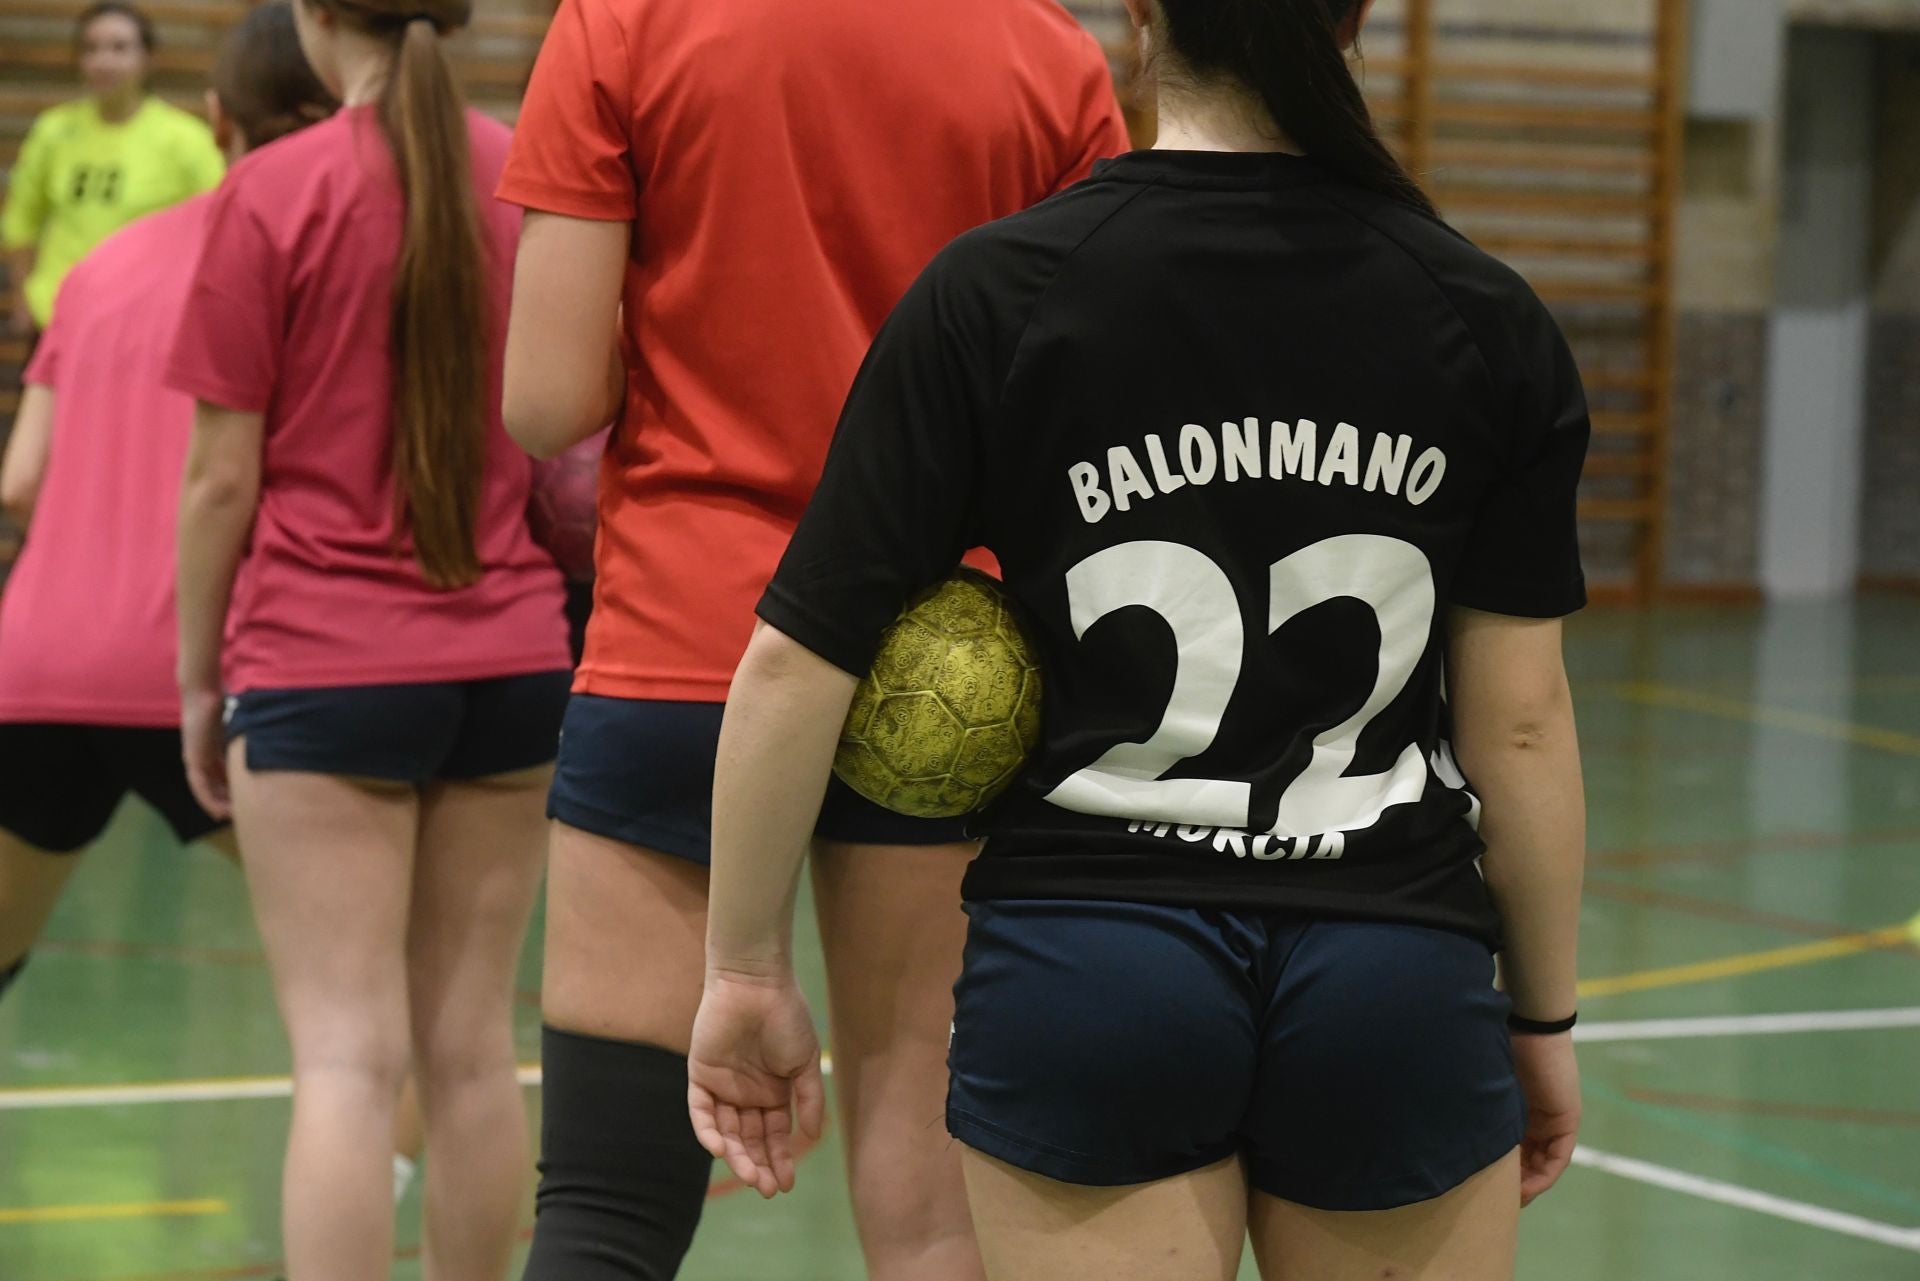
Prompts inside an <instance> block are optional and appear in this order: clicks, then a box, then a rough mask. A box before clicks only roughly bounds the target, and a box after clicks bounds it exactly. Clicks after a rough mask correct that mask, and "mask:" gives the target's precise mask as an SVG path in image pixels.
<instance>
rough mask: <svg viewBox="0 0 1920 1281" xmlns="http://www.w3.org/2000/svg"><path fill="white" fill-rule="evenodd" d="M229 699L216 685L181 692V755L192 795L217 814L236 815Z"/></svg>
mask: <svg viewBox="0 0 1920 1281" xmlns="http://www.w3.org/2000/svg"><path fill="white" fill-rule="evenodd" d="M225 706H226V699H225V698H224V697H223V696H222V695H221V693H220V691H219V690H217V689H187V690H182V691H181V692H180V755H181V758H182V759H183V760H184V761H185V762H186V765H187V786H188V787H190V788H192V789H193V799H195V800H196V801H199V802H200V808H201V809H204V810H205V811H206V812H207V813H208V814H211V815H212V816H213V817H214V818H218V819H228V818H232V817H233V795H232V793H231V791H230V790H229V789H228V786H227V727H226V719H225V716H224V714H223V713H224V711H225Z"/></svg>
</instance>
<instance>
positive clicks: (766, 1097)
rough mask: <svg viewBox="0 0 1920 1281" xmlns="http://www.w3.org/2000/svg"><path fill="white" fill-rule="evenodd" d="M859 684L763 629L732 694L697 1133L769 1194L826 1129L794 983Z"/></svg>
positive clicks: (699, 1043) (695, 1090)
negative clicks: (808, 864)
mask: <svg viewBox="0 0 1920 1281" xmlns="http://www.w3.org/2000/svg"><path fill="white" fill-rule="evenodd" d="M854 685H855V681H854V678H853V677H851V676H849V675H848V674H847V673H845V672H843V671H841V670H840V669H839V668H837V667H835V666H833V665H832V664H830V663H828V662H827V661H826V660H825V659H823V658H821V657H819V656H818V655H816V654H814V653H813V652H812V651H811V650H808V649H807V648H806V647H804V646H802V645H801V644H799V643H798V642H797V641H795V640H793V639H792V638H790V637H788V636H786V635H784V634H783V633H781V632H779V631H777V630H776V629H774V628H772V627H769V626H767V625H766V624H765V623H762V624H760V625H759V626H758V627H757V628H756V629H755V631H754V633H753V640H752V642H751V643H749V644H748V646H747V653H746V657H745V658H743V659H742V660H741V662H740V668H739V670H738V671H737V672H736V673H735V674H734V678H733V688H732V689H731V690H730V691H729V692H728V695H727V712H726V719H725V720H724V721H723V722H722V724H721V729H720V753H719V762H718V765H717V767H716V773H715V775H714V788H713V880H712V890H711V896H710V898H709V906H708V917H707V981H706V990H705V993H704V994H703V996H702V998H701V1002H700V1013H699V1015H698V1017H697V1018H696V1019H695V1020H694V1026H693V1047H692V1049H691V1050H690V1051H689V1052H688V1056H687V1076H688V1089H687V1103H688V1110H689V1111H690V1112H691V1114H692V1117H693V1128H694V1133H695V1134H696V1135H697V1136H699V1139H700V1142H701V1144H702V1145H704V1146H705V1147H706V1149H707V1150H708V1151H709V1152H711V1153H713V1154H714V1155H715V1156H717V1157H722V1158H724V1159H725V1160H726V1161H727V1164H728V1165H729V1166H730V1167H731V1168H732V1169H733V1172H734V1174H735V1175H737V1176H738V1177H739V1178H741V1179H743V1180H745V1181H746V1182H747V1183H749V1184H751V1185H753V1186H754V1187H755V1188H757V1189H758V1190H759V1192H760V1194H761V1195H762V1196H772V1195H773V1194H774V1193H775V1192H776V1191H783V1190H787V1189H791V1188H792V1187H793V1178H794V1173H793V1149H792V1142H791V1140H792V1128H793V1126H794V1124H795V1123H797V1124H798V1125H799V1128H800V1130H801V1131H802V1132H803V1133H806V1134H811V1135H818V1134H819V1133H820V1123H821V1114H822V1108H823V1102H824V1100H823V1096H824V1089H823V1086H822V1082H821V1074H820V1042H819V1040H818V1038H817V1037H816V1036H815V1034H814V1031H813V1023H812V1016H811V1015H810V1013H809V1012H808V1010H807V1003H806V1000H805V998H804V997H802V996H801V995H800V988H799V986H798V984H797V983H795V981H794V976H793V902H794V894H795V892H796V890H797V889H798V887H799V882H800V864H801V862H802V860H803V859H804V857H805V855H806V850H807V844H808V841H809V838H810V837H811V836H812V833H813V826H814V822H815V820H816V819H817V818H818V817H819V813H820V800H821V797H822V796H823V795H825V793H826V789H827V775H828V773H829V771H830V770H831V768H832V764H833V751H834V745H835V743H837V742H838V741H839V737H840V726H841V725H842V723H844V722H845V720H846V718H847V705H848V704H849V703H851V702H852V701H853V690H854Z"/></svg>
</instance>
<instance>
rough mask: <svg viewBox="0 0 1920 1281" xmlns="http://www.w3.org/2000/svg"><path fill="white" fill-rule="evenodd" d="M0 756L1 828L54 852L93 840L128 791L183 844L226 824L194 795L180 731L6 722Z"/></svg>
mask: <svg viewBox="0 0 1920 1281" xmlns="http://www.w3.org/2000/svg"><path fill="white" fill-rule="evenodd" d="M0 761H5V762H6V768H5V769H4V770H0V830H5V831H8V832H11V833H13V835H14V836H15V837H17V838H19V839H20V840H23V841H25V842H26V843H27V844H29V845H31V846H33V847H34V848H36V849H41V850H45V851H47V852H48V853H52V854H71V853H74V852H76V851H78V850H80V849H83V848H84V847H86V846H88V845H91V844H92V843H93V842H94V840H95V839H97V838H98V837H99V835H100V833H101V832H104V831H105V830H106V828H107V823H108V822H109V821H110V820H111V819H112V818H113V812H114V810H116V809H118V808H119V806H120V802H121V801H122V800H124V799H125V798H126V795H127V793H128V792H132V793H133V794H134V795H136V796H138V797H139V798H140V799H141V800H143V801H145V802H146V803H147V804H149V805H151V806H153V808H154V809H155V810H158V811H159V813H160V817H161V818H163V819H165V820H166V821H167V826H168V827H171V828H172V829H173V834H174V835H175V836H177V837H178V838H179V839H180V842H181V843H182V844H185V843H187V842H188V841H197V840H199V839H200V838H201V837H203V836H210V835H212V834H213V833H214V832H217V831H219V830H220V829H221V828H223V827H225V826H226V824H225V823H223V822H221V821H220V820H219V819H217V818H214V817H213V816H212V815H210V814H208V813H207V812H206V811H205V810H203V809H201V808H200V802H198V801H196V800H194V799H193V792H192V790H191V789H189V788H188V787H187V767H186V765H185V764H183V763H182V762H181V759H180V731H179V730H177V729H147V728H144V727H136V726H128V725H68V724H22V723H16V722H6V723H0Z"/></svg>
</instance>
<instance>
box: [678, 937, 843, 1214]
mask: <svg viewBox="0 0 1920 1281" xmlns="http://www.w3.org/2000/svg"><path fill="white" fill-rule="evenodd" d="M825 1106H826V1094H825V1088H824V1085H823V1083H822V1078H821V1072H820V1041H819V1038H818V1037H817V1036H815V1035H814V1031H813V1016H812V1014H811V1012H810V1011H809V1010H808V1009H807V1001H806V998H805V997H804V996H802V995H801V994H800V988H799V986H798V985H797V984H796V983H795V982H794V980H793V976H792V975H791V974H786V975H775V976H764V977H763V976H754V975H745V974H736V973H729V972H724V971H717V970H713V969H711V968H710V969H709V970H708V973H707V984H706V991H705V993H704V994H703V995H702V997H701V1000H700V1012H699V1014H698V1015H696V1016H695V1017H694V1021H693V1046H692V1048H691V1049H690V1050H689V1051H688V1053H687V1110H688V1112H689V1113H690V1114H691V1115H692V1117H693V1132H694V1135H695V1137H697V1138H698V1139H699V1140H700V1145H701V1146H702V1147H704V1148H705V1149H706V1150H707V1151H709V1152H711V1153H712V1154H713V1155H714V1156H716V1157H719V1158H721V1159H722V1160H724V1161H725V1162H726V1163H727V1166H728V1168H729V1169H731V1170H732V1171H733V1174H734V1177H735V1178H738V1179H739V1180H740V1181H741V1182H743V1183H745V1184H746V1185H747V1186H749V1187H751V1188H753V1189H754V1190H755V1191H757V1192H759V1193H760V1195H761V1196H763V1197H768V1198H771V1197H772V1196H774V1195H775V1194H776V1193H779V1192H791V1191H792V1190H793V1166H794V1156H793V1130H794V1127H795V1125H796V1124H797V1125H798V1127H799V1130H800V1132H801V1133H802V1134H803V1135H805V1136H806V1137H807V1138H810V1139H814V1138H818V1137H819V1136H820V1130H821V1122H822V1119H823V1113H824V1111H825Z"/></svg>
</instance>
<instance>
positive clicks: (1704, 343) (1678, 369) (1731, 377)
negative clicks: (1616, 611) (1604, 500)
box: [1666, 312, 1767, 588]
mask: <svg viewBox="0 0 1920 1281" xmlns="http://www.w3.org/2000/svg"><path fill="white" fill-rule="evenodd" d="M1676 344H1677V348H1678V351H1677V360H1676V366H1675V370H1674V429H1673V434H1672V437H1671V456H1670V462H1669V475H1670V477H1671V483H1670V487H1669V490H1668V493H1669V499H1668V507H1667V517H1668V520H1667V547H1666V553H1667V562H1666V579H1667V582H1668V584H1669V585H1671V586H1675V587H1682V588H1684V587H1690V586H1691V587H1699V586H1713V587H1729V586H1732V587H1743V586H1749V585H1751V584H1753V583H1754V582H1755V581H1756V579H1757V576H1758V566H1759V544H1760V494H1761V488H1760V476H1761V472H1760V469H1761V446H1762V439H1761V437H1762V424H1763V423H1764V421H1765V405H1766V394H1767V318H1766V316H1765V315H1761V314H1754V313H1746V312H1683V313H1682V314H1681V316H1680V321H1679V325H1678V330H1677V333H1676Z"/></svg>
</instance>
